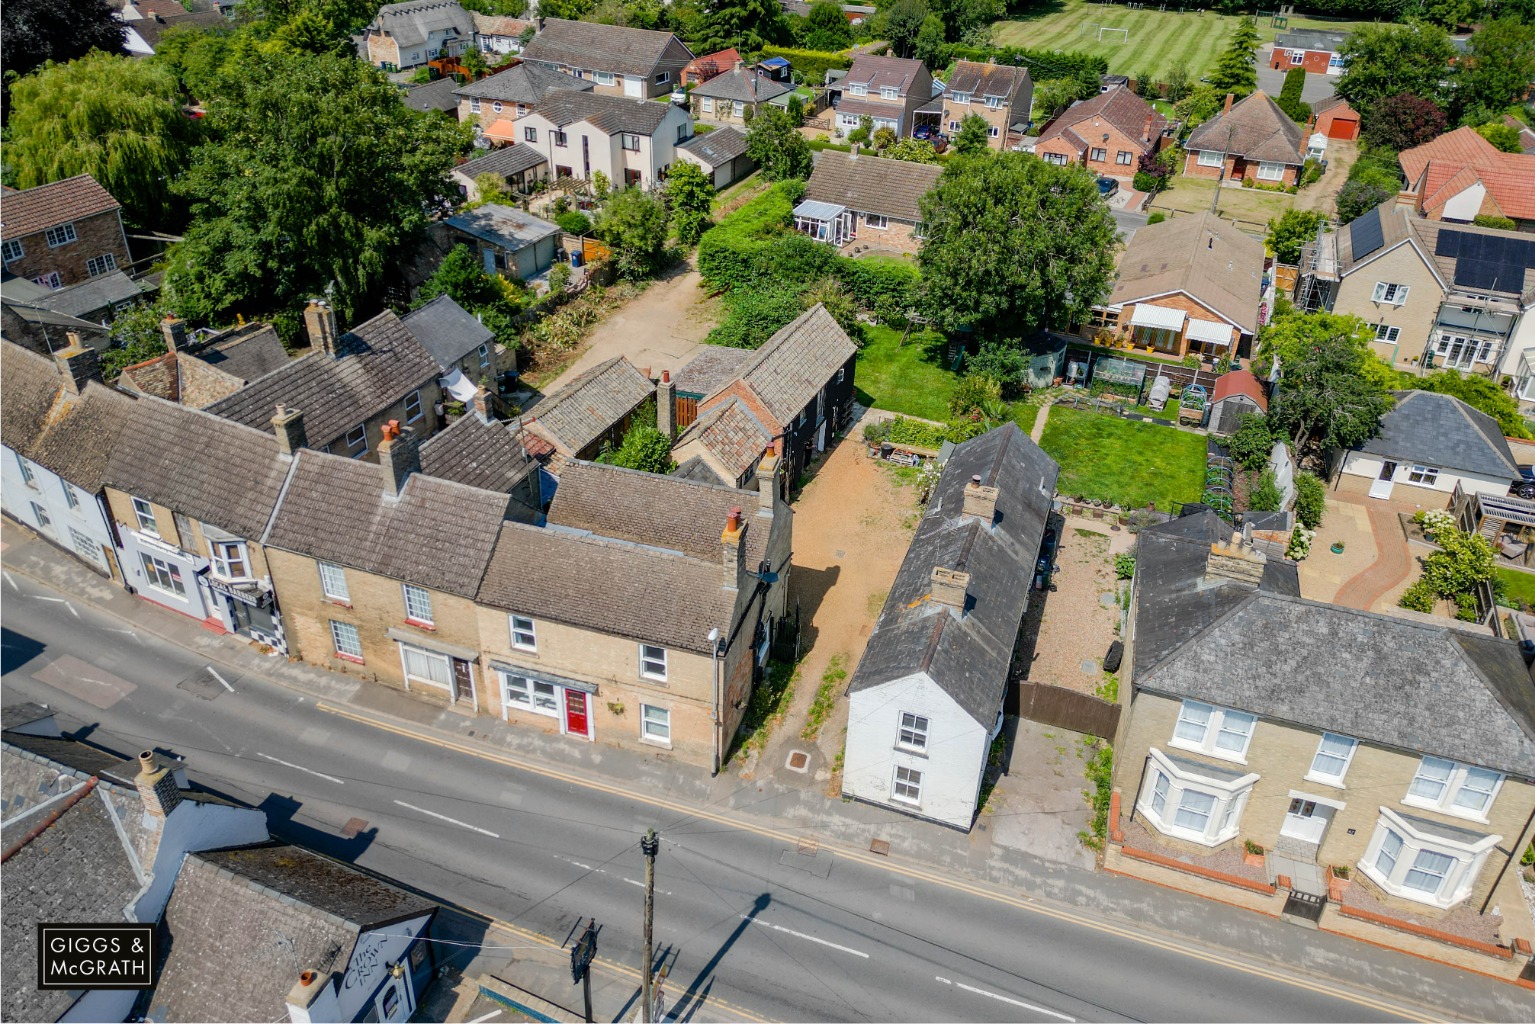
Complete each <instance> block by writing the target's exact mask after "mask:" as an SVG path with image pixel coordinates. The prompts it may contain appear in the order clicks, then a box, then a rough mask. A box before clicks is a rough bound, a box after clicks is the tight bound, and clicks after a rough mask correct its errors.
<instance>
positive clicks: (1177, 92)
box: [1166, 60, 1189, 103]
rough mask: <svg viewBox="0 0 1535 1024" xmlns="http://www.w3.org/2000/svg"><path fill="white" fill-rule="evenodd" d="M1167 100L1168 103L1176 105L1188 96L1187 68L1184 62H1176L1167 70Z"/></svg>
mask: <svg viewBox="0 0 1535 1024" xmlns="http://www.w3.org/2000/svg"><path fill="white" fill-rule="evenodd" d="M1166 85H1167V100H1168V102H1169V103H1177V102H1178V101H1179V100H1181V99H1183V97H1185V96H1187V95H1188V94H1189V66H1188V63H1187V62H1186V61H1182V60H1180V61H1178V62H1177V63H1176V64H1174V65H1173V66H1172V67H1170V68H1168V69H1167V82H1166Z"/></svg>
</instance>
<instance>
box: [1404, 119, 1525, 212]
mask: <svg viewBox="0 0 1535 1024" xmlns="http://www.w3.org/2000/svg"><path fill="white" fill-rule="evenodd" d="M1397 160H1398V161H1399V162H1400V163H1401V165H1402V170H1403V172H1405V173H1406V175H1407V184H1408V186H1409V187H1410V188H1411V187H1415V188H1416V189H1417V192H1418V194H1419V195H1420V196H1421V197H1423V202H1424V208H1425V209H1426V210H1432V209H1436V208H1437V207H1438V206H1441V205H1443V204H1444V203H1445V202H1447V201H1448V200H1449V199H1450V198H1451V197H1452V196H1453V195H1454V192H1452V191H1449V190H1447V189H1446V188H1445V186H1446V185H1448V184H1449V183H1450V181H1451V179H1452V178H1454V177H1456V175H1458V174H1460V173H1461V172H1462V171H1464V170H1467V169H1471V170H1473V171H1474V172H1475V175H1474V178H1471V179H1469V180H1477V179H1479V180H1480V181H1481V182H1482V183H1483V184H1484V185H1485V186H1486V187H1487V191H1488V192H1489V193H1490V194H1491V195H1492V198H1493V201H1494V202H1496V203H1497V204H1498V208H1499V209H1501V210H1502V211H1503V214H1504V216H1506V217H1512V218H1514V219H1516V220H1535V155H1532V154H1528V153H1503V152H1500V151H1499V150H1498V149H1497V148H1496V147H1495V146H1493V144H1492V143H1490V142H1488V141H1487V140H1486V139H1484V138H1482V137H1481V136H1480V135H1478V134H1477V133H1476V130H1475V129H1472V128H1457V129H1455V130H1454V131H1452V132H1450V133H1449V134H1447V135H1441V136H1439V138H1437V139H1434V140H1433V141H1432V142H1426V143H1424V144H1423V145H1421V146H1415V147H1413V148H1412V149H1404V150H1403V151H1402V152H1401V154H1400V155H1399V156H1398V157H1397ZM1455 191H1459V189H1457V190H1455ZM1431 200H1432V203H1431Z"/></svg>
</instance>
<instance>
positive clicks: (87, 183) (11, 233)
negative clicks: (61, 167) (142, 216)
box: [0, 174, 122, 239]
mask: <svg viewBox="0 0 1535 1024" xmlns="http://www.w3.org/2000/svg"><path fill="white" fill-rule="evenodd" d="M0 206H3V210H0V238H6V239H11V238H25V237H26V236H27V235H35V234H37V233H38V232H39V231H45V230H47V229H48V228H51V227H56V226H57V225H59V224H67V223H68V222H70V221H76V220H84V219H85V218H86V217H94V216H96V215H97V214H98V213H111V212H112V211H113V210H120V209H122V204H121V203H119V202H118V201H117V200H116V199H113V198H112V193H110V192H108V191H107V190H106V189H104V188H102V187H101V185H100V184H99V183H98V182H97V181H96V179H95V178H93V177H91V176H90V175H89V174H77V175H76V176H75V177H73V178H65V179H64V180H63V181H55V182H51V183H49V184H47V185H38V186H37V187H36V188H24V189H21V190H20V191H17V192H7V193H5V201H4V203H3V204H0Z"/></svg>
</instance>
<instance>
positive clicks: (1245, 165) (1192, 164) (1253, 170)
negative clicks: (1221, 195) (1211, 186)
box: [1183, 150, 1301, 185]
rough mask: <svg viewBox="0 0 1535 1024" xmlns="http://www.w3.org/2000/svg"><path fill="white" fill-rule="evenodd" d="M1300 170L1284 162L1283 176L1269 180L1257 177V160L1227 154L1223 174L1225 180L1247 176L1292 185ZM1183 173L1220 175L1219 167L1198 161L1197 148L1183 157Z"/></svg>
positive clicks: (1197, 175)
mask: <svg viewBox="0 0 1535 1024" xmlns="http://www.w3.org/2000/svg"><path fill="white" fill-rule="evenodd" d="M1300 170H1301V169H1300V165H1298V164H1286V165H1285V169H1284V176H1283V178H1282V179H1281V180H1279V181H1269V180H1267V179H1260V178H1259V177H1258V163H1257V161H1249V160H1244V159H1243V158H1242V157H1240V156H1231V155H1228V156H1227V157H1226V164H1225V175H1224V176H1225V178H1226V180H1227V181H1243V180H1246V179H1247V178H1252V179H1253V180H1254V181H1257V182H1259V183H1260V184H1264V185H1293V184H1295V183H1296V182H1297V181H1299V180H1300ZM1183 173H1184V174H1185V175H1187V176H1188V177H1190V178H1219V177H1221V176H1222V175H1221V168H1220V167H1207V166H1205V165H1203V164H1201V163H1200V162H1199V152H1198V151H1197V150H1190V151H1189V154H1188V155H1187V156H1186V157H1184V158H1183Z"/></svg>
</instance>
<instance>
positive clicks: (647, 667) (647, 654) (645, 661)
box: [639, 644, 669, 683]
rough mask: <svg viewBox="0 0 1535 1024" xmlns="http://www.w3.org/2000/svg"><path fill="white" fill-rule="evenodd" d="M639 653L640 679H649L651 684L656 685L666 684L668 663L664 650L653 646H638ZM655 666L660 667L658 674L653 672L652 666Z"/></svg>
mask: <svg viewBox="0 0 1535 1024" xmlns="http://www.w3.org/2000/svg"><path fill="white" fill-rule="evenodd" d="M639 652H640V678H641V679H649V680H650V681H651V682H656V683H664V682H666V675H667V665H668V661H669V659H668V657H667V654H668V652H667V650H666V648H665V647H659V646H657V645H655V644H640V645H639ZM657 652H659V657H658V656H657ZM655 665H660V666H661V670H660V671H659V672H657V671H655V670H654V668H653V666H655Z"/></svg>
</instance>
